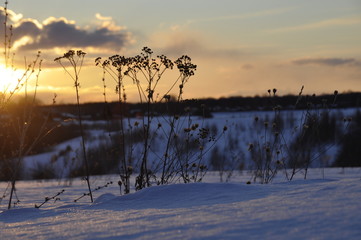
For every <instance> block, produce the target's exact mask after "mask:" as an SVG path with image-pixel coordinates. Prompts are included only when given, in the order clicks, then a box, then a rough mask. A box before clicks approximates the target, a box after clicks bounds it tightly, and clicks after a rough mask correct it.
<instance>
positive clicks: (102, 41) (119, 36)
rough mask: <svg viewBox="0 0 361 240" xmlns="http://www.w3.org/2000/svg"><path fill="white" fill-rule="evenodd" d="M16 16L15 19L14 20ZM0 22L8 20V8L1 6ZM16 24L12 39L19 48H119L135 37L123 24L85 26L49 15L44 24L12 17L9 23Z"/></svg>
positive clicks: (26, 49) (114, 49) (25, 49)
mask: <svg viewBox="0 0 361 240" xmlns="http://www.w3.org/2000/svg"><path fill="white" fill-rule="evenodd" d="M14 19H15V20H14ZM0 21H1V22H3V21H4V11H3V9H0ZM10 24H12V25H13V38H12V42H13V45H14V46H18V47H17V49H16V50H17V51H29V50H31V51H38V50H47V49H53V48H55V47H60V48H62V47H64V48H87V47H92V48H98V49H109V50H112V51H116V50H119V49H121V48H123V47H124V46H126V45H127V44H128V43H129V42H130V40H131V33H130V32H127V31H125V30H124V29H123V28H121V27H119V26H115V25H114V24H113V25H109V24H108V25H104V24H103V25H102V26H95V27H94V28H93V29H92V30H89V29H85V28H82V27H79V26H77V25H76V23H74V22H71V21H68V20H67V19H65V18H58V19H56V18H49V19H47V20H45V21H44V22H43V23H39V22H37V21H36V20H34V19H22V18H21V19H19V18H18V19H16V18H11V19H9V21H8V25H10ZM24 37H27V40H26V41H23V42H21V44H18V45H17V43H16V42H17V41H19V40H21V39H23V38H24Z"/></svg>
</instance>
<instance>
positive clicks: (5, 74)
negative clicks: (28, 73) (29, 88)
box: [0, 65, 23, 93]
mask: <svg viewBox="0 0 361 240" xmlns="http://www.w3.org/2000/svg"><path fill="white" fill-rule="evenodd" d="M22 76H23V74H22V73H21V72H20V71H19V70H15V69H12V68H10V67H5V66H4V65H0V92H3V93H9V92H13V91H15V90H16V88H17V86H18V85H19V84H18V82H19V79H21V77H22Z"/></svg>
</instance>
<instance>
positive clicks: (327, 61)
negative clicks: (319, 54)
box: [292, 58, 361, 67]
mask: <svg viewBox="0 0 361 240" xmlns="http://www.w3.org/2000/svg"><path fill="white" fill-rule="evenodd" d="M292 63H293V64H296V65H308V64H312V65H325V66H331V67H335V66H361V62H360V61H358V60H356V59H354V58H305V59H298V60H294V61H292Z"/></svg>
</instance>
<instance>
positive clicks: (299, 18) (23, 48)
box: [0, 0, 361, 103]
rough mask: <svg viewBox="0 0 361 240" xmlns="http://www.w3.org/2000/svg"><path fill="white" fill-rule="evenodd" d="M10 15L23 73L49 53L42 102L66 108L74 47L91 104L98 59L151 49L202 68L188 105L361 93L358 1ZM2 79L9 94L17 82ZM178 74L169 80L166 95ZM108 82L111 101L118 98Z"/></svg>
mask: <svg viewBox="0 0 361 240" xmlns="http://www.w3.org/2000/svg"><path fill="white" fill-rule="evenodd" d="M85 5H86V7H84V6H85ZM8 9H9V10H8V13H9V20H8V21H9V22H8V24H9V25H10V24H12V25H13V37H12V46H13V48H12V51H13V52H14V53H15V54H16V55H15V57H14V63H15V65H16V67H18V68H21V67H22V66H24V57H26V59H27V61H28V62H29V61H31V60H32V59H33V58H34V57H35V56H36V53H37V52H38V51H39V50H40V51H41V52H42V54H41V58H42V59H43V66H42V72H41V75H40V78H39V87H38V90H39V91H38V96H39V98H41V99H42V101H43V102H44V103H51V99H52V96H53V94H54V93H56V94H57V95H58V102H74V101H75V96H74V91H75V90H74V87H73V81H72V80H71V79H70V78H69V77H68V75H67V74H66V73H65V72H64V70H63V69H61V68H60V66H59V65H58V64H57V63H55V62H54V61H53V60H54V58H56V57H59V56H62V54H63V53H65V52H67V51H68V50H69V49H74V50H78V49H81V50H83V51H84V52H86V53H87V55H86V58H85V62H84V67H83V68H82V71H81V74H80V83H81V89H80V91H81V92H80V95H81V101H82V102H89V101H102V100H103V82H102V77H103V75H102V69H101V68H99V67H96V66H95V64H94V59H95V58H96V57H102V58H103V59H105V58H107V57H109V56H112V55H114V54H120V55H125V56H135V55H137V54H140V52H141V49H142V48H143V47H144V46H148V47H150V48H151V49H152V50H153V51H154V54H155V55H161V54H165V55H167V56H168V57H169V58H171V59H173V60H175V59H177V58H178V57H180V56H181V55H183V54H186V55H189V56H190V57H191V58H192V61H193V63H195V64H197V66H198V69H197V72H196V74H195V76H194V77H192V78H191V79H190V81H189V82H188V83H187V85H186V86H185V89H184V91H185V95H184V97H185V98H205V97H214V98H218V97H228V96H254V95H263V94H265V93H266V91H267V89H270V88H277V89H278V93H279V94H281V95H285V94H289V93H291V94H298V91H299V89H300V88H301V86H302V85H304V86H305V90H304V92H305V93H306V94H312V93H333V91H334V90H336V89H337V90H338V91H339V92H340V93H341V92H343V91H361V31H360V29H361V14H360V13H361V2H360V1H356V0H343V1H338V0H319V1H289V0H259V1H248V0H225V1H219V0H217V1H216V0H197V1H190V0H189V1H181V2H180V1H163V0H154V1H151V2H149V1H147V0H139V1H128V0H126V1H115V0H106V1H102V2H99V1H95V0H87V1H85V0H80V1H73V0H63V1H55V2H54V1H46V0H33V1H31V2H29V1H25V0H22V1H9V5H8ZM1 12H3V9H2V10H1ZM1 16H2V17H3V14H2V15H1ZM1 21H2V22H3V18H2V19H1ZM3 36H4V33H3V29H1V30H0V37H3ZM1 42H3V41H1ZM1 47H2V48H3V44H2V45H1ZM2 51H3V50H2ZM0 72H1V74H0V77H1V79H0V81H1V83H0V87H1V88H3V87H4V86H6V85H8V84H9V82H8V80H3V79H10V76H9V77H8V75H11V74H10V73H9V72H7V70H4V68H1V67H0ZM175 75H176V74H171V73H169V74H166V75H165V76H164V78H163V80H162V82H161V84H160V85H159V94H160V95H161V94H164V92H165V91H166V89H167V86H169V85H170V84H171V83H172V82H173V79H174V77H175ZM107 81H108V82H107V97H108V100H109V101H110V100H115V99H116V94H115V93H114V88H115V86H114V84H113V83H112V81H111V80H110V79H109V80H107ZM126 87H127V90H126V91H127V96H128V100H129V101H133V102H135V101H138V97H137V91H136V88H135V86H134V85H133V84H132V82H131V81H130V80H129V82H128V84H127V85H126Z"/></svg>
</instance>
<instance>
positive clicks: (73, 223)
mask: <svg viewBox="0 0 361 240" xmlns="http://www.w3.org/2000/svg"><path fill="white" fill-rule="evenodd" d="M249 176H250V175H247V173H246V172H244V173H243V174H242V175H238V176H234V178H232V180H233V181H232V182H228V183H219V182H217V180H218V176H217V173H209V174H208V175H207V177H206V178H205V179H204V181H205V182H203V183H191V184H172V185H163V186H154V187H150V188H146V189H143V190H141V191H138V192H134V191H132V193H131V194H128V195H123V196H119V188H118V186H117V185H116V184H112V185H110V186H109V187H107V188H103V189H101V190H99V191H96V192H94V197H95V201H94V203H92V204H91V203H89V198H88V197H85V198H83V199H81V200H80V201H78V202H77V203H74V202H73V200H74V199H75V198H77V197H79V196H81V195H82V193H83V192H84V191H86V190H85V189H86V187H85V183H84V181H80V180H73V181H72V182H71V184H69V183H67V184H66V186H64V183H63V182H59V181H55V180H54V181H43V182H39V181H20V182H18V184H17V195H18V197H19V199H20V200H21V202H20V204H18V205H17V206H16V207H15V208H13V209H11V210H5V208H6V203H5V202H6V199H3V200H2V203H1V204H0V212H1V211H2V212H1V213H0V234H1V235H0V239H4V240H5V239H55V240H57V239H75V240H76V239H361V201H360V200H361V170H360V169H359V168H358V169H311V170H310V172H309V175H308V179H307V180H303V179H301V176H299V177H298V178H297V179H295V180H293V181H291V182H287V181H285V180H283V177H282V176H280V177H279V178H277V179H275V181H274V182H273V183H270V184H264V185H262V184H246V181H245V179H248V178H249ZM111 179H114V180H115V179H116V176H110V175H109V176H102V177H99V178H94V177H93V178H92V184H93V185H94V186H95V185H101V183H104V182H106V181H109V180H111ZM5 185H6V183H1V182H0V187H1V189H3V187H6V186H5ZM62 189H64V190H65V192H64V193H63V194H61V195H60V196H59V197H60V198H61V200H59V201H56V202H53V201H49V202H47V203H46V204H44V206H42V207H41V208H40V209H36V208H34V204H35V203H36V204H38V205H39V204H40V203H41V202H42V201H43V200H42V199H44V197H46V196H48V197H50V196H53V195H55V194H56V192H57V191H61V190H62Z"/></svg>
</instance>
